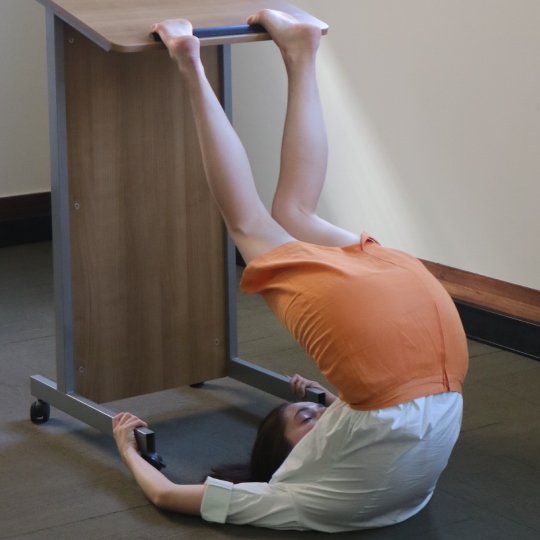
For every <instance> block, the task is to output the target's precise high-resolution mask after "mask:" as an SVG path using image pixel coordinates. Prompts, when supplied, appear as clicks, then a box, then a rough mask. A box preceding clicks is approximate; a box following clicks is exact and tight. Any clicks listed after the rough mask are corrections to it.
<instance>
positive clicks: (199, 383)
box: [189, 382, 204, 388]
mask: <svg viewBox="0 0 540 540" xmlns="http://www.w3.org/2000/svg"><path fill="white" fill-rule="evenodd" d="M203 384H204V382H196V383H193V384H190V385H189V386H190V387H191V388H200V387H201V386H202V385H203Z"/></svg>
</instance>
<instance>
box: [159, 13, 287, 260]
mask: <svg viewBox="0 0 540 540" xmlns="http://www.w3.org/2000/svg"><path fill="white" fill-rule="evenodd" d="M152 30H153V31H154V32H159V34H160V36H161V38H162V40H163V42H164V43H165V45H166V46H167V47H168V49H169V52H170V54H171V57H172V58H173V60H175V61H176V63H177V64H178V67H179V69H180V72H181V73H182V75H183V77H184V79H185V81H186V84H187V87H188V90H189V95H190V99H191V104H192V108H193V114H194V118H195V125H196V128H197V134H198V137H199V142H200V146H201V151H202V158H203V163H204V170H205V172H206V178H207V181H208V184H209V187H210V190H211V192H212V194H213V196H214V198H215V200H216V202H217V204H218V206H219V209H220V211H221V214H222V216H223V219H224V221H225V224H226V225H227V229H228V230H229V233H230V235H231V237H232V239H233V241H234V242H235V244H236V246H237V247H238V249H239V250H240V253H242V256H243V257H244V259H245V261H246V262H249V261H250V260H252V259H254V258H256V257H258V256H260V255H263V254H264V253H266V252H267V251H270V250H272V249H274V248H276V247H278V246H280V245H282V244H284V243H286V242H290V241H292V240H295V238H293V237H292V236H291V235H290V234H288V233H287V232H286V231H285V230H284V229H283V228H282V227H281V226H280V225H279V224H278V223H277V222H276V221H275V220H274V219H272V217H271V216H270V214H269V213H268V212H267V210H266V208H265V207H264V205H263V204H262V202H261V200H260V199H259V196H258V194H257V191H256V189H255V185H254V182H253V176H252V173H251V168H250V165H249V162H248V159H247V156H246V153H245V150H244V147H243V146H242V144H241V142H240V140H239V139H238V137H237V135H236V133H235V131H234V130H233V128H232V126H231V124H230V122H229V120H228V118H227V116H226V115H225V112H224V111H223V108H222V106H221V104H220V103H219V101H218V99H217V98H216V95H215V94H214V91H213V90H212V87H211V86H210V83H209V82H208V80H207V78H206V75H205V73H204V67H203V65H202V63H201V60H200V55H199V40H198V39H197V38H196V37H194V36H193V35H192V26H191V24H190V23H189V22H188V21H185V20H181V19H180V20H168V21H164V22H162V23H160V24H157V25H155V26H154V27H153V29H152Z"/></svg>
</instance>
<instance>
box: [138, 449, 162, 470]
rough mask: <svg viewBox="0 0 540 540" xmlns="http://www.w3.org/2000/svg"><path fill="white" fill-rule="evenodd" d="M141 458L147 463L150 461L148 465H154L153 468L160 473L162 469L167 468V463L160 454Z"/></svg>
mask: <svg viewBox="0 0 540 540" xmlns="http://www.w3.org/2000/svg"><path fill="white" fill-rule="evenodd" d="M141 456H142V458H143V459H144V460H145V461H148V463H150V465H152V467H154V468H156V469H157V470H158V471H161V469H164V468H165V467H166V466H167V465H165V462H164V461H163V459H162V458H161V456H160V455H159V454H156V453H153V454H141Z"/></svg>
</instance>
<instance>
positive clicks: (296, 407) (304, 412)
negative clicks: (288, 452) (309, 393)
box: [284, 402, 326, 447]
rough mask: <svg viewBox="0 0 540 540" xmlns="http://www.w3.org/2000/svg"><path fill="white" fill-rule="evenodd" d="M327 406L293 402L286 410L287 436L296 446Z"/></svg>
mask: <svg viewBox="0 0 540 540" xmlns="http://www.w3.org/2000/svg"><path fill="white" fill-rule="evenodd" d="M324 411H326V407H324V406H323V405H318V404H317V403H311V402H300V403H292V404H291V405H289V406H288V407H287V408H286V409H285V412H284V417H285V437H287V439H288V440H289V442H290V443H291V444H292V445H293V447H294V446H296V445H297V444H298V442H299V441H300V440H301V439H302V437H304V435H305V434H306V433H308V432H310V431H311V430H312V429H313V427H314V426H315V424H316V423H317V421H318V420H319V418H320V417H321V416H322V414H323V413H324Z"/></svg>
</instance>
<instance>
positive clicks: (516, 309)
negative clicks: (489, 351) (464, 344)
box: [422, 261, 540, 360]
mask: <svg viewBox="0 0 540 540" xmlns="http://www.w3.org/2000/svg"><path fill="white" fill-rule="evenodd" d="M422 262H423V263H424V264H425V266H426V267H427V268H428V270H429V271H430V272H431V273H432V274H433V275H434V276H435V277H436V278H437V279H438V280H439V281H440V282H441V283H442V285H443V286H444V287H445V289H446V290H447V291H448V293H449V294H450V296H451V297H452V298H453V300H454V302H455V303H456V306H457V308H458V311H459V314H460V316H461V320H462V322H463V326H464V327H465V332H466V333H467V336H468V337H469V338H470V339H473V340H476V341H480V342H483V343H487V344H489V345H494V346H496V347H500V348H502V349H506V350H510V351H513V352H516V353H518V354H522V355H524V356H528V357H530V358H534V359H536V360H540V291H537V290H535V289H529V288H527V287H522V286H520V285H514V284H512V283H507V282H504V281H499V280H497V279H493V278H488V277H485V276H481V275H479V274H473V273H472V272H466V271H464V270H458V269H457V268H452V267H449V266H444V265H442V264H437V263H432V262H429V261H422Z"/></svg>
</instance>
